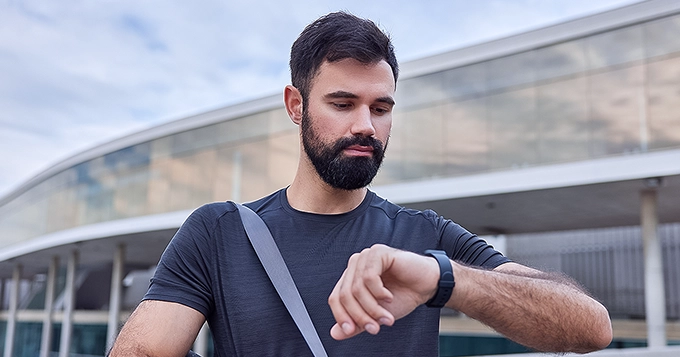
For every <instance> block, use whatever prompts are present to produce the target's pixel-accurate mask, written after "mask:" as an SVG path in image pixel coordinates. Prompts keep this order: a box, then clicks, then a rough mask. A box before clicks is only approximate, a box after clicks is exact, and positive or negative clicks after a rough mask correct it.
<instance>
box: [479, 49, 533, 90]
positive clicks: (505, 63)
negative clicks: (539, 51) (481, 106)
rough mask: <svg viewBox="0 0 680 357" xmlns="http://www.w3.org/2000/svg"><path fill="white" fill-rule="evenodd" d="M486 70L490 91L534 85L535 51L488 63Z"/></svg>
mask: <svg viewBox="0 0 680 357" xmlns="http://www.w3.org/2000/svg"><path fill="white" fill-rule="evenodd" d="M486 68H487V70H486V83H487V89H488V90H494V89H500V88H507V87H512V86H517V85H522V84H527V83H532V82H534V81H535V80H536V61H535V59H534V51H528V52H522V53H518V54H516V55H512V56H507V57H502V58H499V59H495V60H491V61H488V62H486Z"/></svg>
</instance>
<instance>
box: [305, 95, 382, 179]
mask: <svg viewBox="0 0 680 357" xmlns="http://www.w3.org/2000/svg"><path fill="white" fill-rule="evenodd" d="M301 129H302V145H303V147H304V149H305V152H306V153H307V156H308V157H309V159H310V161H311V162H312V165H314V168H315V169H316V172H317V173H318V174H319V176H320V177H321V179H323V180H324V181H325V182H326V183H327V184H329V185H330V186H331V187H334V188H339V189H343V190H356V189H358V188H362V187H365V186H367V185H368V184H369V183H371V181H373V178H374V177H375V175H376V174H377V173H378V169H380V165H381V164H382V161H383V158H384V157H385V149H384V148H383V144H382V143H381V142H380V140H377V139H375V138H373V137H368V136H353V137H351V138H341V139H339V140H338V141H336V142H335V143H334V144H332V145H327V144H325V143H324V142H323V141H322V140H321V138H320V137H319V136H318V135H317V133H316V132H314V129H313V128H312V124H311V116H310V115H309V114H308V113H307V110H306V108H305V109H304V110H303V113H302V123H301ZM352 145H361V146H370V147H372V148H373V157H345V156H344V155H343V153H342V151H343V150H345V149H346V148H348V147H350V146H352ZM385 146H387V144H385Z"/></svg>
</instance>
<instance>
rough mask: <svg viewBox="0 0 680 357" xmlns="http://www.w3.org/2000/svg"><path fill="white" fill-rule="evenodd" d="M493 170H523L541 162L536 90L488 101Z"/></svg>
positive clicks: (503, 95) (530, 89) (493, 97)
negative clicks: (539, 159)
mask: <svg viewBox="0 0 680 357" xmlns="http://www.w3.org/2000/svg"><path fill="white" fill-rule="evenodd" d="M487 103H488V104H489V111H488V114H489V125H490V137H489V139H490V145H491V168H492V169H497V168H508V167H523V166H527V165H531V164H535V163H536V162H537V161H538V152H537V149H538V120H537V117H536V98H535V88H533V87H531V88H527V89H521V90H517V91H512V92H506V93H502V94H497V95H493V96H490V97H489V100H488V102H487Z"/></svg>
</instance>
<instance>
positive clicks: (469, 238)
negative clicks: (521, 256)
mask: <svg viewBox="0 0 680 357" xmlns="http://www.w3.org/2000/svg"><path fill="white" fill-rule="evenodd" d="M436 225H437V229H438V231H439V234H440V246H441V248H442V249H444V250H445V251H446V252H447V253H448V254H449V256H450V257H451V259H453V260H455V261H459V262H461V263H463V264H467V265H472V266H478V267H482V268H487V269H494V268H496V267H498V266H499V265H501V264H504V263H507V262H510V261H511V260H510V259H508V258H507V257H505V256H504V255H503V254H502V253H501V252H499V251H497V250H496V249H494V247H493V246H491V245H490V244H488V243H487V242H486V241H485V240H483V239H481V238H479V237H478V236H477V235H475V234H472V233H470V232H468V231H467V230H466V229H465V228H463V227H461V226H460V225H458V224H456V223H454V222H453V221H451V220H449V219H445V218H443V217H441V216H437V217H436Z"/></svg>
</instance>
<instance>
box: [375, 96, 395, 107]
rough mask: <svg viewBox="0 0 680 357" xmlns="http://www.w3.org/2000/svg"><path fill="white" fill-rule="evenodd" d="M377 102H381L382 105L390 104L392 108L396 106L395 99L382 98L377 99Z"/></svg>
mask: <svg viewBox="0 0 680 357" xmlns="http://www.w3.org/2000/svg"><path fill="white" fill-rule="evenodd" d="M375 101H376V102H380V103H386V104H389V105H391V106H394V104H395V103H394V99H392V97H380V98H377V99H376V100H375Z"/></svg>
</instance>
